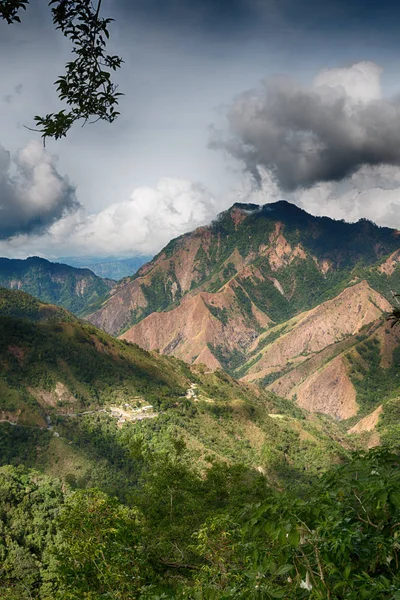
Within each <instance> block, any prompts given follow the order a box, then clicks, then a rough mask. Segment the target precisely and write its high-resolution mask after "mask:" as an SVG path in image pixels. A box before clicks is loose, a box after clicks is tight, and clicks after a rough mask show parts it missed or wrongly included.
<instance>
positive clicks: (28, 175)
mask: <svg viewBox="0 0 400 600" xmlns="http://www.w3.org/2000/svg"><path fill="white" fill-rule="evenodd" d="M78 207H79V203H78V201H77V200H76V197H75V188H74V187H73V186H72V185H71V184H70V183H69V182H68V180H67V179H66V178H63V177H62V176H61V175H59V173H58V172H57V170H56V167H55V164H54V160H53V158H52V157H50V156H49V155H48V154H47V153H46V152H45V151H44V149H43V147H42V146H41V144H39V143H35V142H31V143H30V144H28V145H27V146H26V147H25V148H23V149H22V150H21V151H20V152H19V154H18V156H17V157H16V158H15V160H14V161H11V157H10V154H9V152H7V151H6V150H5V149H4V148H3V147H2V146H0V239H3V240H4V239H9V238H12V237H14V236H16V235H18V234H24V233H27V234H31V233H42V232H44V231H45V230H46V229H47V228H48V227H49V226H50V225H52V224H53V223H54V222H55V221H58V220H59V219H60V218H61V217H62V216H63V215H65V214H66V213H68V212H73V211H75V210H77V208H78Z"/></svg>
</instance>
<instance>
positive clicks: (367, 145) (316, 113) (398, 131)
mask: <svg viewBox="0 0 400 600" xmlns="http://www.w3.org/2000/svg"><path fill="white" fill-rule="evenodd" d="M361 65H362V67H363V69H364V70H365V73H364V72H362V73H361V75H362V77H363V79H362V80H361V81H359V82H358V84H357V82H356V84H354V77H356V76H358V77H359V78H360V72H357V71H356V67H357V65H355V66H354V67H353V69H354V72H353V71H352V68H349V69H348V70H346V69H342V70H337V71H338V72H339V79H338V81H337V85H334V81H333V79H334V77H333V76H332V81H329V85H326V84H325V86H322V87H321V86H314V87H310V88H306V87H304V86H301V85H300V84H298V83H296V82H295V81H294V80H291V79H283V78H279V79H272V80H268V81H267V82H265V83H264V85H263V86H262V87H261V89H258V90H254V91H249V92H246V93H244V94H242V95H240V96H239V97H238V98H236V100H235V101H234V103H233V105H232V106H231V107H230V109H229V110H228V113H227V119H228V127H229V134H228V137H226V136H224V135H222V134H221V133H220V132H214V134H213V139H212V142H211V145H212V147H214V148H222V149H225V150H227V151H228V152H229V153H230V154H231V155H233V156H234V157H235V158H237V159H240V160H241V161H243V162H244V164H245V166H246V168H247V169H248V170H249V171H250V172H251V173H253V174H254V175H255V176H257V172H258V166H263V167H266V168H267V169H270V170H272V171H273V172H274V174H275V175H276V177H277V180H278V182H279V184H280V185H281V187H282V188H283V189H286V190H293V189H296V188H298V187H308V186H311V185H312V184H314V183H316V182H319V181H339V180H341V179H343V178H345V177H346V176H348V175H351V174H352V173H354V172H355V171H356V170H357V169H358V168H359V167H360V166H362V165H372V166H374V165H382V164H389V165H400V102H399V98H395V99H393V100H384V99H379V97H376V96H379V79H378V77H377V72H376V71H377V69H378V67H376V65H373V64H372V63H361ZM368 69H370V70H371V72H372V75H371V77H372V84H371V85H372V88H373V90H372V92H373V93H372V96H371V89H369V88H368V85H369V82H368V77H367V76H368ZM374 69H375V73H374ZM361 70H362V69H361ZM332 73H334V71H332ZM343 73H344V75H343ZM348 75H351V76H352V77H353V76H354V77H353V78H349V77H348ZM344 76H345V78H346V81H347V82H349V81H350V82H351V85H352V86H353V87H352V89H351V90H350V92H351V94H350V95H349V93H348V92H346V88H345V87H344V85H342V84H343V81H341V79H340V78H342V79H343V77H344ZM374 78H375V79H376V81H374ZM357 85H358V87H357ZM357 90H358V91H357ZM354 93H355V95H354ZM363 94H364V96H365V97H364V98H363ZM369 96H370V97H369Z"/></svg>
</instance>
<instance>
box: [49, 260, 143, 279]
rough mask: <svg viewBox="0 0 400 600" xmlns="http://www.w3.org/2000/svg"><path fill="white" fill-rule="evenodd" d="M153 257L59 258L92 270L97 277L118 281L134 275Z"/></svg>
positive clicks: (64, 261)
mask: <svg viewBox="0 0 400 600" xmlns="http://www.w3.org/2000/svg"><path fill="white" fill-rule="evenodd" d="M151 258H152V257H151V256H133V257H131V258H119V257H115V256H108V257H107V258H100V257H98V256H79V257H77V256H68V257H65V258H64V257H63V258H59V259H58V260H59V262H61V263H64V264H66V265H70V266H71V267H77V268H79V269H90V270H91V271H92V272H93V273H94V274H95V275H98V276H99V277H102V278H105V279H114V280H115V281H118V280H119V279H123V278H124V277H128V276H130V275H134V274H135V273H136V271H137V270H138V269H139V268H140V267H141V266H142V265H144V264H145V263H146V262H148V261H149V260H151Z"/></svg>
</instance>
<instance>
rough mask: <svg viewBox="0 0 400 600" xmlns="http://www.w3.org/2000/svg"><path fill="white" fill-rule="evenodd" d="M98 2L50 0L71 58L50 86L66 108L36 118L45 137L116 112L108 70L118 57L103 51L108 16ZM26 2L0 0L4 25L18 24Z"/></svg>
mask: <svg viewBox="0 0 400 600" xmlns="http://www.w3.org/2000/svg"><path fill="white" fill-rule="evenodd" d="M101 3H102V0H97V4H96V5H95V4H93V2H92V0H50V2H49V7H50V10H51V14H52V17H53V24H54V26H55V27H56V29H59V30H60V31H61V33H62V34H63V35H64V36H65V37H66V38H67V39H69V40H70V42H71V44H72V50H71V52H72V54H73V55H74V57H75V58H74V60H71V61H70V62H68V63H67V64H66V67H65V74H64V75H61V76H60V77H59V78H58V79H57V81H56V82H55V85H56V86H57V92H58V96H59V98H60V100H62V101H63V102H65V103H66V104H67V106H68V109H62V110H60V111H59V112H57V113H49V114H47V115H45V116H44V117H41V116H35V117H34V120H35V122H36V126H37V127H36V129H34V131H38V132H40V133H41V134H42V137H43V141H44V142H45V140H46V138H47V137H51V138H55V139H59V138H61V137H65V136H66V135H67V133H68V131H69V129H70V128H71V126H72V125H73V124H74V123H75V122H76V121H80V120H83V124H84V125H85V124H86V123H88V122H91V123H93V122H96V121H99V120H102V121H107V122H108V123H112V122H113V121H114V120H115V119H116V118H117V117H118V115H119V112H118V111H117V106H118V100H119V97H120V96H121V95H122V94H121V93H120V92H118V91H117V87H118V86H117V85H116V84H114V83H113V82H112V80H111V73H112V72H114V71H116V70H117V69H119V68H120V67H121V65H122V63H123V60H122V58H121V57H119V56H116V55H110V54H107V52H106V44H107V40H108V39H109V32H108V26H109V24H110V23H111V22H112V21H113V19H111V18H101V17H100V9H101ZM28 5H29V0H0V18H2V19H4V20H5V21H6V22H7V23H8V24H9V25H12V24H14V23H20V22H21V17H20V14H21V13H22V11H25V10H26V9H27V7H28Z"/></svg>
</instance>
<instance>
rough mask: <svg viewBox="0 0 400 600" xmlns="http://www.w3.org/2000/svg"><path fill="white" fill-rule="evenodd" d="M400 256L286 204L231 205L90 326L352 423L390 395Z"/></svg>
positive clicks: (372, 228)
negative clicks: (391, 314)
mask: <svg viewBox="0 0 400 600" xmlns="http://www.w3.org/2000/svg"><path fill="white" fill-rule="evenodd" d="M399 249H400V233H399V232H398V231H397V230H393V229H390V228H385V227H378V226H376V225H375V224H374V223H372V222H370V221H368V220H360V221H359V222H357V223H352V224H350V223H345V222H343V221H335V220H332V219H329V218H327V217H314V216H311V215H309V214H307V213H306V212H305V211H303V210H301V209H300V208H298V207H296V206H294V205H292V204H289V203H287V202H284V201H281V202H276V203H273V204H267V205H265V206H257V205H248V204H235V205H234V206H233V207H232V208H231V209H230V210H228V211H226V212H224V213H222V214H221V215H220V216H219V217H218V219H217V220H216V221H215V222H214V223H212V224H211V225H210V226H208V227H201V228H199V229H197V230H195V231H194V232H192V233H189V234H185V235H183V236H181V237H179V238H177V239H175V240H173V241H171V242H170V243H169V244H168V245H167V246H166V247H165V248H164V249H163V250H162V251H161V252H160V253H159V254H158V255H157V256H156V257H155V258H154V259H153V260H152V261H150V262H149V263H148V264H146V265H144V266H143V267H141V269H139V271H138V273H136V275H134V276H133V277H130V278H126V279H125V280H123V281H122V282H120V283H119V284H117V285H116V287H115V288H113V290H112V291H111V292H110V295H109V298H108V300H107V301H106V302H104V303H103V304H102V306H101V307H100V308H99V310H97V311H95V312H93V313H92V314H91V315H89V316H88V319H89V320H90V321H91V322H92V323H93V324H95V325H96V326H97V327H100V328H103V329H104V330H106V331H108V332H109V333H111V334H113V335H120V336H121V337H122V338H123V339H126V340H129V341H132V342H135V343H137V344H139V345H140V346H142V347H143V348H145V349H148V350H152V349H158V350H159V351H160V352H161V353H162V354H166V355H175V356H177V357H179V358H181V359H183V360H185V361H187V362H189V363H195V364H197V363H204V364H206V365H207V366H208V367H210V368H221V367H222V368H223V369H225V370H227V371H228V372H229V373H231V374H232V375H234V376H236V377H239V378H242V379H243V380H245V381H249V382H254V383H259V384H261V385H262V386H263V387H267V388H268V389H270V390H272V391H275V392H277V393H279V394H280V395H283V396H285V397H286V398H288V399H292V400H296V401H297V403H298V404H299V405H300V406H303V407H305V408H307V409H309V410H312V411H320V412H325V413H328V414H330V415H332V416H334V417H335V418H338V419H349V418H353V419H356V415H357V414H358V415H359V416H364V415H367V414H368V411H370V410H372V409H373V410H375V409H376V408H377V407H378V406H379V405H380V403H381V402H384V401H386V400H387V399H388V398H389V397H390V396H391V395H392V394H393V393H395V392H394V391H393V388H394V387H395V385H394V384H393V385H391V384H390V383H388V382H390V380H391V378H392V377H393V369H395V368H396V367H394V366H392V365H396V364H398V362H397V361H398V358H399V356H398V354H399V353H398V344H399V333H398V332H397V329H390V328H389V327H388V326H387V325H386V323H385V314H386V313H387V312H388V311H390V310H391V305H390V302H391V301H392V292H391V290H392V289H393V290H400V266H399V261H400V250H399ZM391 369H392V371H391ZM372 370H374V373H375V374H376V377H378V379H379V381H386V383H385V385H381V386H380V387H379V386H378V388H379V389H378V390H375V391H374V390H373V386H372V387H371V386H370V385H369V384H368V385H367V384H366V383H365V382H367V381H369V378H368V377H369V376H368V372H369V371H371V372H372ZM360 382H364V383H363V385H361V383H360ZM371 443H372V442H371Z"/></svg>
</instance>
